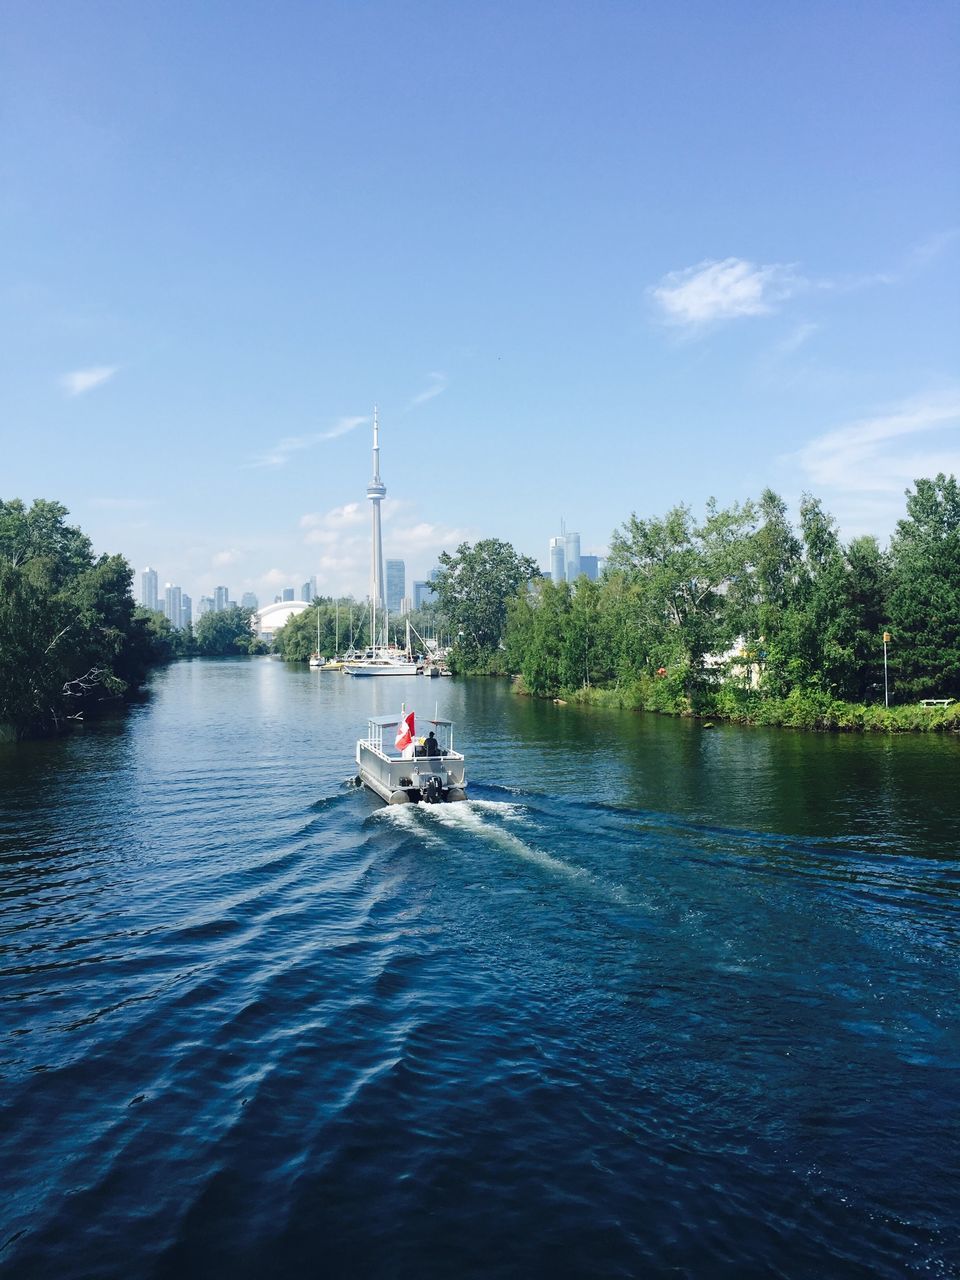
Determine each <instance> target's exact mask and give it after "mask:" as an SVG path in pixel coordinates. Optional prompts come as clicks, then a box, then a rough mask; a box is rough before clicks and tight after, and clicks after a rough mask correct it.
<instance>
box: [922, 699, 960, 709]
mask: <svg viewBox="0 0 960 1280" xmlns="http://www.w3.org/2000/svg"><path fill="white" fill-rule="evenodd" d="M955 701H956V699H955V698H921V699H920V705H921V707H949V706H950V704H951V702H955Z"/></svg>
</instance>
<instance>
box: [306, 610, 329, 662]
mask: <svg viewBox="0 0 960 1280" xmlns="http://www.w3.org/2000/svg"><path fill="white" fill-rule="evenodd" d="M326 662H327V660H326V658H325V657H324V656H323V654H322V653H321V652H320V610H319V608H318V609H317V647H316V650H315V652H314V653H311V655H310V666H311V668H312V669H313V670H314V671H316V670H318V669H319V668H320V667H323V666H326Z"/></svg>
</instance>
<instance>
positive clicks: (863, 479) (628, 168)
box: [0, 0, 960, 600]
mask: <svg viewBox="0 0 960 1280" xmlns="http://www.w3.org/2000/svg"><path fill="white" fill-rule="evenodd" d="M239 10H240V12H242V13H243V14H244V15H245V18H244V21H237V19H236V12H237V7H236V6H233V5H227V4H226V3H225V0H212V2H211V3H210V4H209V5H206V6H203V8H202V9H196V10H192V9H189V8H176V9H175V10H174V11H171V12H167V11H162V12H161V11H160V10H149V9H147V10H137V11H136V12H134V11H132V10H127V9H124V8H123V7H120V8H119V9H118V8H117V7H116V6H112V5H106V4H103V3H100V2H99V0H92V2H91V3H90V4H87V5H83V6H69V5H59V6H55V7H54V9H52V10H51V9H49V8H48V7H46V6H36V5H31V4H28V3H26V0H12V3H11V4H10V5H8V6H7V7H6V11H5V23H4V35H5V39H4V42H3V46H2V48H0V84H2V85H3V101H4V131H3V140H2V144H0V145H2V153H0V154H2V161H3V172H4V197H3V200H2V201H0V228H2V233H3V240H4V244H5V245H6V246H7V249H8V257H9V261H10V263H11V267H10V270H9V271H8V272H7V275H6V277H5V283H4V285H3V294H2V296H3V304H4V305H3V307H2V308H0V339H2V344H3V349H4V352H5V355H6V361H5V369H4V378H3V379H2V380H0V451H2V457H3V464H4V465H3V478H2V482H0V483H2V496H3V497H5V498H13V497H22V498H23V499H24V500H25V501H27V502H29V501H31V500H32V499H33V498H36V497H45V498H51V499H56V500H58V501H61V502H63V503H64V505H65V506H66V507H67V508H68V509H69V511H70V519H71V522H72V523H75V524H78V525H79V526H80V527H81V528H83V529H84V531H85V532H87V533H88V534H89V536H90V537H91V539H92V541H93V543H94V546H95V548H96V550H97V551H98V552H107V553H114V552H119V553H121V554H123V555H124V556H125V557H126V559H127V560H128V562H129V563H130V565H131V567H132V568H133V569H134V571H135V573H137V574H139V573H140V572H141V570H142V568H143V566H145V565H156V566H158V568H159V569H160V570H161V572H162V575H163V581H171V582H174V583H178V584H180V585H181V589H182V590H185V591H188V592H190V593H191V594H192V595H193V598H194V599H195V600H199V599H200V597H201V596H207V595H209V594H210V591H211V588H212V587H213V586H215V585H216V584H217V583H221V582H222V581H223V579H224V578H225V577H228V578H229V580H230V581H231V582H232V584H233V585H232V588H231V589H232V590H233V591H234V593H235V598H237V599H239V598H240V597H241V595H242V594H243V593H244V592H245V591H253V592H255V593H256V594H257V595H258V596H259V597H260V599H261V600H270V599H272V598H273V595H275V594H276V592H277V591H278V590H282V589H283V588H285V587H290V586H292V587H293V588H294V590H299V588H300V585H301V584H302V583H303V581H304V579H305V577H307V576H312V575H316V578H317V582H318V584H322V591H323V593H324V594H348V593H349V594H352V595H354V596H355V597H356V598H358V599H359V598H362V597H363V596H365V595H366V594H367V593H368V591H369V586H368V582H369V566H370V524H371V513H370V512H369V511H368V510H367V507H366V503H365V487H364V486H365V482H366V481H367V479H368V478H369V471H368V466H369V452H368V450H369V433H370V429H371V427H372V418H373V406H374V404H377V405H378V407H379V422H380V428H381V431H380V434H381V443H382V445H383V449H384V463H385V468H384V474H385V475H386V476H388V478H389V483H390V493H389V495H388V496H387V497H386V498H384V499H383V501H382V503H381V504H380V506H379V511H380V516H381V526H382V544H383V555H384V557H389V558H402V559H403V560H404V561H405V563H406V574H407V580H408V581H409V582H415V581H424V580H425V578H426V574H427V572H428V571H429V569H430V568H431V567H432V566H433V565H435V564H436V563H437V558H438V556H439V554H440V553H441V552H442V551H443V550H447V551H453V550H455V548H456V546H457V545H458V544H459V543H460V542H461V541H469V542H474V541H476V540H477V539H479V538H483V537H496V538H501V539H503V540H505V541H508V542H510V543H512V544H513V545H514V546H515V547H516V549H517V550H518V551H519V552H521V553H524V554H528V555H532V556H534V557H535V558H536V560H537V562H538V563H539V564H540V565H541V566H542V567H543V568H545V569H547V570H549V564H548V563H545V557H546V541H547V539H548V537H549V535H550V532H551V531H553V532H554V533H555V532H556V524H557V513H561V512H565V513H568V515H569V516H570V518H571V521H575V523H576V527H577V528H578V529H579V530H580V531H581V533H582V536H583V545H582V547H581V553H582V554H583V555H587V556H589V555H600V556H602V555H603V553H604V550H605V548H606V547H607V546H608V545H609V540H610V537H611V534H612V533H613V531H614V529H615V528H617V527H618V526H619V525H620V524H622V523H623V522H624V521H626V520H627V519H628V518H629V516H630V514H631V513H632V512H634V511H635V512H637V513H638V514H639V515H640V516H650V515H660V514H663V513H664V512H665V511H666V510H668V509H669V508H670V507H672V506H674V505H675V504H677V503H688V504H689V505H690V506H691V507H692V508H693V510H694V511H695V512H697V513H701V512H702V511H703V509H704V505H705V503H706V500H707V499H708V498H709V497H710V496H715V497H716V499H717V500H718V502H719V503H720V504H721V505H722V506H726V505H729V504H731V503H732V502H735V501H743V500H744V499H746V498H758V497H759V496H760V494H761V492H762V490H763V489H764V488H765V487H767V486H770V487H772V488H774V489H775V490H776V491H778V492H780V493H781V494H783V496H784V497H785V499H786V500H787V502H788V503H789V504H790V508H791V512H792V513H793V515H794V517H796V514H797V511H798V505H799V499H800V496H801V494H802V493H803V492H804V491H805V490H809V491H812V492H813V493H814V494H816V495H817V496H818V497H820V498H821V499H822V500H823V503H824V506H825V508H826V509H827V510H828V511H830V512H832V513H833V514H835V515H836V517H837V519H838V521H839V523H840V527H841V530H842V531H843V533H844V535H845V536H847V537H849V536H853V535H855V534H859V533H876V534H877V535H879V536H880V538H881V539H882V540H885V539H886V538H887V537H888V536H889V534H890V533H891V532H892V530H893V528H894V525H895V522H896V520H897V519H898V518H899V517H900V516H901V515H902V514H903V508H904V501H903V490H904V488H906V487H907V486H908V485H910V484H912V482H913V480H914V479H915V478H917V477H918V476H923V475H934V474H936V473H937V472H938V471H947V472H951V471H952V472H960V370H958V360H957V351H958V350H960V315H958V306H957V297H958V295H960V288H958V283H960V280H958V277H960V227H958V218H957V208H958V197H960V182H958V174H957V166H956V162H955V155H954V151H955V142H954V139H955V137H956V134H957V132H958V124H960V108H958V100H957V94H956V74H955V72H956V68H955V65H954V63H955V50H956V48H957V47H958V42H960V32H958V15H957V10H956V8H955V6H950V5H948V4H946V3H939V2H936V0H929V2H925V3H924V4H923V5H922V7H921V10H920V12H921V13H922V20H918V17H917V10H916V8H915V7H914V6H910V5H907V4H905V3H895V2H891V0H881V3H878V4H877V5H874V6H871V7H870V9H869V10H865V9H862V8H859V7H854V6H842V5H840V6H827V5H821V4H818V3H814V4H813V5H804V6H793V7H783V6H777V7H770V8H766V9H764V8H762V7H758V6H736V5H735V6H733V7H732V8H731V7H729V6H727V7H725V8H724V10H723V11H722V12H721V11H720V10H718V9H717V8H716V6H713V5H709V4H706V3H705V2H704V0H693V2H692V3H691V4H690V5H688V6H684V7H683V8H682V9H678V8H676V6H671V5H668V4H666V3H662V2H658V0H653V3H651V4H649V5H644V6H642V7H637V6H615V5H603V4H601V5H598V6H590V7H589V8H587V7H586V6H577V5H571V4H567V3H563V4H560V5H558V6H552V7H551V8H550V9H549V11H547V10H545V9H543V8H541V7H538V6H536V5H534V6H519V7H517V8H515V9H513V10H508V9H505V8H495V9H484V8H480V9H470V8H461V9H456V10H451V11H450V12H449V14H448V16H447V19H446V20H445V21H444V22H443V23H437V22H436V20H435V17H436V15H435V13H434V11H433V10H431V9H429V8H426V7H424V6H421V5H416V4H415V5H414V6H413V7H412V8H411V9H409V10H408V11H405V12H404V13H403V14H402V15H401V14H400V13H399V12H398V11H397V10H396V9H394V8H392V7H391V6H389V5H386V4H383V3H379V2H378V0H373V3H372V4H371V5H370V6H366V7H364V9H363V10H362V11H361V10H356V9H352V8H350V7H349V6H347V7H341V8H335V7H334V8H323V7H316V6H310V5H307V4H305V3H298V2H297V0H292V2H291V3H290V4H289V5H285V6H283V7H282V9H281V10H278V11H276V12H273V11H271V13H270V14H269V15H268V14H267V13H266V12H265V11H261V10H258V9H257V8H256V7H255V6H247V5H245V4H243V3H241V4H240V5H239ZM361 82H362V83H364V84H365V86H366V90H365V92H363V93H361V94H358V93H357V92H356V86H357V85H358V84H359V83H361ZM251 84H256V85H257V87H258V91H257V92H256V93H254V94H251V92H250V85H251ZM346 102H349V103H350V107H349V109H348V110H347V109H344V104H345V103H346ZM161 586H162V583H161Z"/></svg>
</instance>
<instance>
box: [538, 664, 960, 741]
mask: <svg viewBox="0 0 960 1280" xmlns="http://www.w3.org/2000/svg"><path fill="white" fill-rule="evenodd" d="M513 691H514V693H515V694H517V696H518V697H528V698H533V697H538V695H536V694H532V693H530V692H529V690H527V688H526V686H525V685H524V683H523V680H522V678H521V677H519V676H514V678H513ZM539 700H540V701H544V702H555V703H558V704H564V703H569V704H571V705H574V706H589V707H607V708H609V709H610V710H616V711H634V712H645V713H651V714H654V715H666V716H674V717H676V718H679V719H692V720H703V721H722V722H723V723H725V724H739V725H744V726H748V727H753V728H776V729H802V730H806V731H808V732H815V733H890V734H895V733H957V734H960V701H957V702H954V703H952V704H951V705H950V706H948V707H923V706H921V705H920V704H919V703H918V702H917V703H906V704H903V703H902V704H900V705H898V706H892V707H884V706H876V705H870V704H868V703H856V702H842V701H840V700H839V699H835V698H831V697H830V696H829V694H822V693H808V694H791V695H789V696H788V697H786V698H773V697H761V696H759V695H757V694H754V693H748V692H746V691H744V690H730V689H718V690H716V691H702V692H701V693H699V694H698V695H695V697H694V699H693V700H691V699H689V698H686V697H683V698H679V697H677V696H676V695H670V694H669V693H668V691H667V690H663V693H662V694H660V691H659V690H658V689H656V688H655V689H654V690H653V691H652V693H646V692H645V691H644V690H643V689H642V687H638V686H636V685H632V686H625V687H623V686H622V687H620V688H612V689H611V688H598V687H596V686H591V687H589V688H580V689H572V690H567V689H565V690H560V691H559V692H558V693H557V694H556V695H549V694H546V695H542V696H540V697H539Z"/></svg>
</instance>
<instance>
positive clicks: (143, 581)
mask: <svg viewBox="0 0 960 1280" xmlns="http://www.w3.org/2000/svg"><path fill="white" fill-rule="evenodd" d="M140 603H141V604H142V605H143V607H144V608H145V609H153V610H154V611H156V609H157V608H158V607H159V603H160V601H159V594H158V591H157V571H156V569H151V568H150V566H149V565H147V567H146V568H145V569H144V571H143V573H141V575H140Z"/></svg>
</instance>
